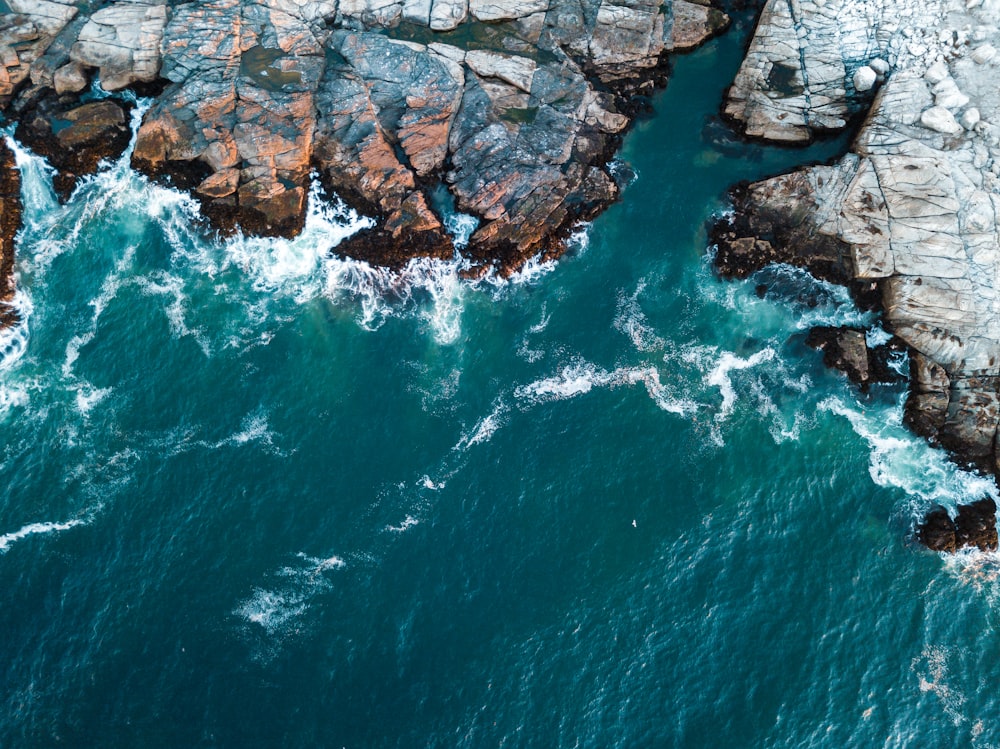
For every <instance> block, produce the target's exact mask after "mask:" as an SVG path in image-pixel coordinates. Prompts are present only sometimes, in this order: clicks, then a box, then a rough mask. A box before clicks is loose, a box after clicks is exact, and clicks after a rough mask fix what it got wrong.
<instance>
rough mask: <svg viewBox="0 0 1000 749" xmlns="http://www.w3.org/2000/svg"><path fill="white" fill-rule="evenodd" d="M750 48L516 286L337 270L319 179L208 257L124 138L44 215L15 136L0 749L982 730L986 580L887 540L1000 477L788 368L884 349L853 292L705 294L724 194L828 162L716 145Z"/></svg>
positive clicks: (867, 401)
mask: <svg viewBox="0 0 1000 749" xmlns="http://www.w3.org/2000/svg"><path fill="white" fill-rule="evenodd" d="M737 20H738V22H740V21H739V19H737ZM742 23H744V24H748V23H749V19H743V21H742ZM746 31H747V28H743V32H744V33H745V32H746ZM740 54H741V49H740V43H739V35H738V34H735V35H733V36H731V37H729V38H727V39H720V40H717V41H714V42H712V43H710V44H709V45H707V46H706V47H705V48H703V49H702V50H700V51H698V52H697V53H694V54H693V55H690V56H688V57H685V58H682V59H679V60H678V61H677V64H676V69H675V71H674V74H673V77H672V80H671V84H670V86H669V88H668V89H667V90H666V91H665V92H663V93H661V94H659V95H658V97H657V100H656V102H655V108H656V111H657V113H658V114H657V115H656V116H653V117H650V118H648V119H644V120H642V121H641V122H639V123H638V125H637V127H636V129H635V131H634V132H633V133H631V134H630V135H629V137H628V138H627V139H626V142H625V145H624V147H623V152H622V154H621V160H622V164H625V165H628V167H629V169H630V170H631V172H632V173H635V174H636V175H638V176H637V177H636V178H635V180H634V181H633V182H632V183H631V184H629V185H628V186H627V188H626V189H625V192H624V198H623V201H622V202H621V203H619V204H618V205H616V206H613V207H612V208H611V209H610V210H609V211H608V212H607V213H606V214H604V215H602V216H601V217H599V218H597V219H596V220H595V221H594V222H593V223H592V224H589V225H583V226H580V227H578V230H577V232H576V234H575V235H574V238H573V241H572V244H571V248H570V251H569V252H568V253H567V255H566V256H565V257H564V258H562V259H561V260H559V261H558V262H540V261H534V262H532V263H529V264H528V265H527V266H526V267H525V268H524V269H523V270H522V271H521V272H520V273H518V274H515V275H514V276H512V277H509V278H498V277H495V276H489V277H486V278H483V279H480V280H477V281H468V280H463V278H462V271H463V270H464V269H465V264H464V261H463V260H462V259H461V257H460V256H459V255H456V257H455V258H454V259H452V260H450V261H447V262H445V261H440V260H414V261H412V262H411V263H410V264H409V265H408V266H406V267H405V268H402V269H399V270H396V271H389V270H385V269H380V268H375V267H372V266H370V265H368V264H366V263H363V262H358V261H355V260H351V259H347V258H344V257H341V256H339V255H338V254H337V247H338V245H339V244H340V243H341V242H342V241H343V240H344V239H345V238H347V237H349V236H351V235H353V234H354V233H356V232H358V231H363V230H364V229H365V228H366V227H367V226H369V225H370V220H369V219H368V218H367V217H365V216H362V215H359V214H357V213H356V212H354V211H352V210H350V209H349V208H347V207H346V206H345V205H343V204H341V203H339V202H338V201H337V200H336V199H329V198H327V197H324V196H323V195H322V194H321V191H320V190H319V189H318V188H314V190H313V192H312V193H311V195H310V200H309V212H308V215H307V219H306V224H305V229H304V231H303V232H302V233H301V234H300V235H299V236H298V237H296V238H294V239H290V240H275V239H260V238H251V237H242V236H236V237H228V238H220V237H217V236H215V235H214V234H212V233H211V232H210V231H208V230H207V229H206V227H205V225H204V223H203V222H202V221H201V220H200V216H199V213H198V207H197V204H196V203H195V202H194V201H192V200H191V199H190V198H189V197H187V196H185V195H184V194H182V193H180V192H178V191H175V190H171V189H169V188H166V187H164V186H161V185H156V184H153V183H151V182H149V181H148V180H146V179H145V178H143V177H141V176H139V175H137V174H136V173H134V172H133V171H132V170H131V169H130V168H129V154H128V153H126V154H125V155H124V156H123V157H122V158H121V159H119V160H117V161H116V162H115V163H110V164H106V165H104V166H103V167H102V169H101V170H100V171H99V172H98V174H96V175H94V176H92V177H89V178H87V179H85V180H83V181H82V182H81V183H80V185H79V186H78V187H77V189H76V191H75V192H74V194H73V196H72V197H71V198H70V199H69V200H68V201H67V202H66V203H65V204H61V203H59V201H58V200H57V199H56V197H55V195H54V193H53V191H52V173H51V170H50V169H49V167H48V166H47V165H46V163H45V162H44V160H42V159H40V158H39V157H37V156H36V155H33V154H31V153H30V152H28V151H27V150H25V149H24V148H22V147H21V146H20V145H19V144H18V143H17V142H16V141H15V140H14V139H13V137H12V136H11V135H10V133H7V136H6V137H7V140H8V143H9V144H10V145H11V146H12V148H14V150H15V153H16V158H17V164H18V168H19V169H20V170H21V175H22V191H23V201H24V217H25V222H24V228H23V229H22V231H21V233H20V235H19V238H18V244H17V251H18V258H17V267H16V274H17V284H18V289H19V291H18V296H17V298H16V300H15V304H16V306H17V308H18V311H19V313H20V317H21V320H22V322H21V323H20V324H19V325H18V326H17V327H15V328H13V329H9V330H7V331H4V332H3V333H2V335H0V430H2V435H3V437H2V441H0V471H2V474H0V475H2V476H3V478H4V482H5V488H4V491H3V492H2V493H0V589H2V590H3V591H4V598H3V605H2V606H0V631H3V632H4V638H3V641H2V643H0V655H2V659H0V663H2V665H0V669H2V675H0V681H2V683H3V684H4V685H5V687H6V688H5V689H4V690H3V691H2V693H0V705H2V709H0V745H3V746H39V747H43V746H45V747H47V746H54V745H60V744H62V745H68V746H136V745H143V746H179V745H180V746H184V745H206V746H234V747H235V746H240V747H245V746H364V747H411V746H431V747H437V746H441V747H445V746H447V747H455V746H460V747H482V746H489V745H500V746H531V747H534V746H538V747H579V746H593V747H615V746H620V747H630V748H632V747H642V746H650V747H653V746H656V747H659V746H674V747H704V746H773V747H783V746H788V747H792V746H794V747H803V746H809V747H843V746H885V747H917V746H921V747H922V746H953V745H969V746H975V747H981V748H983V749H985V748H986V747H990V746H996V745H998V744H1000V725H997V724H996V721H995V720H994V719H993V718H992V716H994V715H996V714H997V711H998V708H1000V704H998V698H997V696H996V692H995V690H994V689H993V688H992V684H993V683H995V681H996V679H997V678H1000V667H998V666H997V665H996V663H995V660H996V659H995V658H993V657H992V654H993V653H994V652H995V651H996V649H997V647H998V646H1000V639H998V633H997V626H996V625H997V621H998V616H1000V596H998V593H1000V580H998V573H1000V559H998V558H997V557H996V555H992V554H983V553H980V552H964V553H962V554H960V555H956V556H955V557H953V558H950V559H944V558H943V557H941V556H939V555H937V554H934V553H931V552H928V551H927V550H925V549H922V548H921V547H919V546H917V545H916V544H914V543H913V540H912V529H913V524H914V522H915V519H916V518H918V517H920V516H921V515H922V513H924V512H926V510H927V509H928V508H929V507H931V506H932V505H934V504H944V505H945V506H948V507H954V506H955V505H957V504H958V503H959V502H964V501H968V500H969V499H970V498H979V497H982V496H992V497H997V492H996V487H995V485H994V483H993V482H992V480H989V479H987V478H984V477H982V476H979V475H976V474H973V473H970V472H968V471H965V470H963V469H961V468H959V467H958V466H956V465H955V464H954V463H952V462H950V461H949V460H948V459H947V457H946V456H945V455H944V454H943V453H942V452H941V451H939V450H936V449H934V448H932V447H931V446H929V445H928V444H926V443H925V442H924V441H923V440H921V439H920V438H917V437H915V436H914V435H912V434H911V433H909V432H908V431H907V429H906V428H905V426H904V425H903V423H902V412H903V403H904V400H905V396H906V393H905V386H904V385H903V384H895V385H877V386H873V387H872V389H871V392H869V393H867V394H863V393H860V392H859V391H858V390H857V389H855V388H853V387H852V386H851V385H850V384H849V383H847V381H846V380H845V379H844V378H843V377H842V376H841V375H840V374H838V373H836V372H832V371H829V370H826V369H825V368H824V367H823V365H822V362H821V361H820V356H819V354H817V352H815V351H813V350H812V349H810V348H809V347H808V346H806V345H805V337H806V335H807V333H808V330H809V329H810V328H811V327H813V326H816V325H856V326H863V327H866V328H868V329H869V338H870V340H871V341H872V342H873V343H876V342H878V341H880V340H883V341H884V339H885V336H886V333H885V331H883V330H882V329H881V328H880V327H879V325H878V319H877V316H875V315H873V314H872V313H866V312H861V311H859V310H858V309H857V308H855V306H854V305H853V303H852V302H851V299H850V297H849V295H848V294H847V293H846V292H845V291H844V290H843V289H840V288H838V287H834V286H831V285H829V284H826V283H823V282H818V281H816V280H814V279H812V278H810V277H809V276H808V275H807V274H804V273H802V272H801V271H798V270H795V269H792V268H787V267H773V268H769V269H766V270H765V271H762V272H761V273H759V274H757V275H756V276H755V277H753V278H751V279H749V280H748V281H746V282H736V283H729V282H723V281H720V280H719V279H718V278H716V276H715V275H714V273H713V271H712V268H711V252H710V248H708V246H707V238H706V236H705V230H704V226H705V223H706V222H707V221H708V220H710V219H711V218H712V216H715V215H718V214H720V213H721V212H723V211H725V210H727V205H726V201H725V191H726V188H727V187H728V186H729V185H730V184H732V183H733V182H735V181H737V180H739V179H753V178H759V177H761V176H764V175H766V174H773V173H776V172H778V171H781V170H783V169H787V168H789V167H790V166H792V165H794V164H797V163H801V162H803V161H807V160H813V159H819V160H822V159H827V158H830V157H832V156H834V155H835V154H836V153H837V152H838V149H842V148H843V146H844V143H843V142H825V143H819V144H817V145H816V146H813V147H812V148H811V149H809V150H803V151H783V150H781V149H777V148H767V147H763V146H760V145H757V144H748V143H737V144H734V143H732V142H720V141H719V139H718V137H717V134H718V133H719V132H720V126H719V124H718V123H717V121H716V120H715V119H714V118H715V117H716V111H717V107H718V101H719V95H720V92H721V87H722V86H724V85H725V83H726V82H728V81H729V80H731V78H732V75H733V72H734V71H735V67H736V65H737V64H738V63H739V59H740ZM708 83H711V84H712V85H708ZM145 106H147V103H146V102H143V101H141V100H140V101H139V102H138V106H137V108H136V110H135V114H134V120H133V125H135V124H136V123H137V122H138V118H140V117H141V115H142V112H143V111H144V107H145ZM621 168H625V167H621ZM446 219H447V224H448V226H449V228H450V230H451V231H452V232H453V234H454V237H455V239H456V244H458V245H459V246H461V244H462V243H463V242H465V241H467V240H468V236H469V234H470V232H472V231H474V229H475V220H474V219H472V218H471V217H468V216H463V215H461V214H458V213H451V214H449V215H448V216H446ZM759 287H762V288H763V289H764V290H763V291H762V289H761V288H759ZM896 366H897V368H898V369H899V371H900V372H903V371H905V368H906V366H907V362H906V361H905V360H900V361H898V362H896Z"/></svg>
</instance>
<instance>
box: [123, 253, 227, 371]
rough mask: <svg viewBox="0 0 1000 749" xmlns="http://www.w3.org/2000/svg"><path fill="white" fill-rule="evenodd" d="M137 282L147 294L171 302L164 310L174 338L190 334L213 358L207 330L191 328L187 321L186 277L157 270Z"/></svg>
mask: <svg viewBox="0 0 1000 749" xmlns="http://www.w3.org/2000/svg"><path fill="white" fill-rule="evenodd" d="M135 282H136V284H137V285H138V286H139V288H140V289H141V290H142V292H143V294H145V295H147V296H165V297H168V298H169V300H170V301H169V303H168V304H167V305H166V306H165V307H164V309H163V312H164V314H165V315H166V316H167V324H168V325H169V326H170V333H171V335H172V336H173V337H174V338H183V337H185V336H190V337H191V338H193V339H194V340H195V342H197V344H198V347H199V348H200V349H201V351H202V353H203V354H204V355H205V357H206V358H211V356H212V347H211V345H210V343H209V341H208V337H207V336H206V335H205V332H204V331H202V330H201V329H199V328H193V329H192V328H189V327H188V325H187V322H186V321H185V306H186V303H187V301H188V298H187V295H186V294H185V293H184V279H182V278H181V277H180V276H177V275H175V274H172V273H168V272H167V271H156V272H154V273H152V274H150V275H149V276H142V277H139V278H137V279H135Z"/></svg>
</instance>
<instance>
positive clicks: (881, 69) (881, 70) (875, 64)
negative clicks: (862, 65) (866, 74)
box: [868, 57, 891, 80]
mask: <svg viewBox="0 0 1000 749" xmlns="http://www.w3.org/2000/svg"><path fill="white" fill-rule="evenodd" d="M868 67H869V68H871V69H872V70H874V71H875V75H876V76H878V79H879V80H885V77H886V76H887V75H889V70H890V69H891V68H890V66H889V63H888V62H887V61H885V60H883V59H882V58H881V57H873V58H872V59H871V60H869V61H868Z"/></svg>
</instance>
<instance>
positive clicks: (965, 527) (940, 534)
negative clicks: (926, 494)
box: [917, 498, 997, 553]
mask: <svg viewBox="0 0 1000 749" xmlns="http://www.w3.org/2000/svg"><path fill="white" fill-rule="evenodd" d="M996 511H997V506H996V503H995V502H994V501H993V500H992V499H990V498H986V499H981V500H979V501H977V502H972V503H971V504H967V505H960V506H959V508H958V514H957V515H956V516H955V518H954V520H953V519H952V518H951V516H950V515H949V514H948V511H947V510H946V509H945V508H944V507H941V506H940V505H938V506H935V507H934V508H932V509H931V510H930V512H928V513H927V515H926V516H925V517H924V521H923V522H922V523H921V524H920V525H919V526H918V528H917V538H918V539H919V540H920V542H921V543H922V544H924V545H925V546H926V547H927V548H929V549H931V550H932V551H944V552H948V553H954V552H956V551H958V550H959V549H963V548H977V549H979V550H980V551H996V550H997V525H996Z"/></svg>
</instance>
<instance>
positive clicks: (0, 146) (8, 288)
mask: <svg viewBox="0 0 1000 749" xmlns="http://www.w3.org/2000/svg"><path fill="white" fill-rule="evenodd" d="M20 228H21V173H20V172H19V171H18V169H17V167H16V166H15V164H14V152H13V151H11V150H10V148H9V147H8V146H7V144H6V143H5V142H4V141H3V140H0V329H2V328H6V327H8V326H11V325H15V324H16V323H17V320H18V315H17V310H16V309H15V308H14V306H13V305H12V302H13V300H14V292H15V288H14V237H15V235H16V234H17V232H18V230H20Z"/></svg>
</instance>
